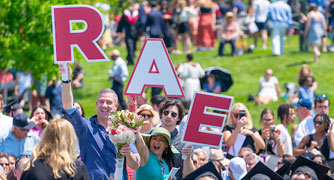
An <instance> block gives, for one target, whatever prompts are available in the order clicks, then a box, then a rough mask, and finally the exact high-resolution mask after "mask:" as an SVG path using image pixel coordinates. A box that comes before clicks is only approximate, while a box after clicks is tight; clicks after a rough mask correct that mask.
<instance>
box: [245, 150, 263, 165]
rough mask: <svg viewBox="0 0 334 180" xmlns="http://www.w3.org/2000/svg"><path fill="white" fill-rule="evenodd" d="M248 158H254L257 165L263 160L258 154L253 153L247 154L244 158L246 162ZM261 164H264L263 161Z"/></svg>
mask: <svg viewBox="0 0 334 180" xmlns="http://www.w3.org/2000/svg"><path fill="white" fill-rule="evenodd" d="M247 157H252V158H254V159H255V164H256V163H258V162H259V161H261V160H262V159H261V158H260V157H259V156H258V155H256V154H255V153H253V152H252V153H250V154H247V155H246V156H245V157H244V159H245V160H246V158H247ZM261 162H262V161H261Z"/></svg>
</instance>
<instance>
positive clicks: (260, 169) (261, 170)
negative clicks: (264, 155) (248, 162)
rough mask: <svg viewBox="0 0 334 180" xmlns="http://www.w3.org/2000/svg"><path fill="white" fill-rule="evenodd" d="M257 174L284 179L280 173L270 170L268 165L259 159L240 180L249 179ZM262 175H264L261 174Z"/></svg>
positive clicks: (276, 179) (279, 179)
mask: <svg viewBox="0 0 334 180" xmlns="http://www.w3.org/2000/svg"><path fill="white" fill-rule="evenodd" d="M257 174H262V175H265V176H267V177H269V178H270V179H275V180H284V179H283V178H282V177H281V176H280V175H278V174H277V173H275V172H274V171H273V170H271V169H270V168H269V167H268V166H266V165H265V164H263V163H262V162H261V161H259V162H258V163H257V164H256V165H255V166H254V167H253V168H252V169H251V170H250V171H249V172H248V173H247V174H246V176H244V177H243V178H242V179H241V180H247V179H251V178H252V177H254V176H255V175H257ZM261 177H264V176H261Z"/></svg>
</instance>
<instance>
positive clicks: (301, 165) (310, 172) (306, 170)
mask: <svg viewBox="0 0 334 180" xmlns="http://www.w3.org/2000/svg"><path fill="white" fill-rule="evenodd" d="M328 170H329V167H327V166H324V165H321V164H319V163H317V162H315V161H312V160H310V159H308V158H306V157H304V156H299V157H298V158H297V160H296V161H295V162H294V163H293V164H292V166H291V176H292V177H293V176H294V175H295V174H304V175H306V176H307V177H306V179H307V180H318V179H319V180H321V179H324V177H325V176H326V174H327V172H328Z"/></svg>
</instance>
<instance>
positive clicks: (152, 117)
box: [137, 104, 160, 133]
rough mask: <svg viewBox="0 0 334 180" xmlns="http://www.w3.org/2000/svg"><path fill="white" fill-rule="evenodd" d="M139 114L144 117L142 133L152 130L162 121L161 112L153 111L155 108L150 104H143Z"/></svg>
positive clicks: (138, 111)
mask: <svg viewBox="0 0 334 180" xmlns="http://www.w3.org/2000/svg"><path fill="white" fill-rule="evenodd" d="M137 114H138V115H139V116H141V117H143V118H144V124H143V126H142V127H141V129H140V132H141V133H147V132H151V131H152V130H153V128H154V127H155V125H157V124H158V123H159V121H160V119H159V117H157V116H159V114H158V112H156V111H153V108H152V106H151V105H149V104H143V105H141V106H140V107H139V109H137Z"/></svg>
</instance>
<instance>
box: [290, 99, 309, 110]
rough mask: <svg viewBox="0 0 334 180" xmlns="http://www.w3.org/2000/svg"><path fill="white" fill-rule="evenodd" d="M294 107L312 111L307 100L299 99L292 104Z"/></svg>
mask: <svg viewBox="0 0 334 180" xmlns="http://www.w3.org/2000/svg"><path fill="white" fill-rule="evenodd" d="M293 105H294V106H296V107H298V106H302V107H306V108H307V109H308V110H312V102H311V101H310V100H309V99H300V100H299V101H298V102H297V103H293Z"/></svg>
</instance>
